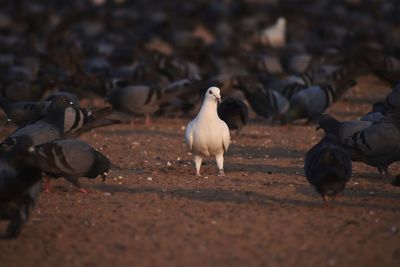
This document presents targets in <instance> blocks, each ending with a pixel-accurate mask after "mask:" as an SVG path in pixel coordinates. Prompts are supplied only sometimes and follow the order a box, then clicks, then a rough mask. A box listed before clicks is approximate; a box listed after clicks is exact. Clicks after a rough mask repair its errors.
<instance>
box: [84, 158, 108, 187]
mask: <svg viewBox="0 0 400 267" xmlns="http://www.w3.org/2000/svg"><path fill="white" fill-rule="evenodd" d="M95 157H96V158H95V161H94V164H93V165H92V168H91V169H90V171H89V172H88V173H87V174H86V177H88V178H96V177H97V176H99V175H100V176H101V177H102V178H103V181H105V180H106V177H107V174H108V172H109V170H110V168H111V162H110V160H109V159H108V158H107V157H106V156H104V155H103V154H102V153H100V152H98V151H95Z"/></svg>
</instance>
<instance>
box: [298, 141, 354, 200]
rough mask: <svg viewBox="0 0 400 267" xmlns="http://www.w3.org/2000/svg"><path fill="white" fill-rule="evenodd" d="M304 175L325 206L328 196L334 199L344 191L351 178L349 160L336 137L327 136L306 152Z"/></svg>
mask: <svg viewBox="0 0 400 267" xmlns="http://www.w3.org/2000/svg"><path fill="white" fill-rule="evenodd" d="M304 173H305V176H306V178H307V180H308V182H309V183H310V184H311V185H312V186H314V187H315V189H316V191H317V192H318V193H319V194H321V196H322V199H323V200H324V203H325V205H327V201H328V198H329V197H330V196H332V197H333V198H334V197H335V196H336V195H337V194H338V193H340V192H342V191H343V190H344V189H345V187H346V183H347V182H348V181H349V179H350V177H351V160H350V157H349V155H348V154H347V152H346V151H345V150H344V149H343V148H342V147H341V146H340V144H339V143H338V140H337V139H336V137H335V136H334V135H331V134H327V135H325V137H324V138H323V139H322V140H321V141H320V142H319V143H318V144H316V145H315V146H313V147H312V148H311V149H310V150H309V151H308V152H307V154H306V156H305V161H304Z"/></svg>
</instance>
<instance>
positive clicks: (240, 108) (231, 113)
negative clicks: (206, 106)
mask: <svg viewBox="0 0 400 267" xmlns="http://www.w3.org/2000/svg"><path fill="white" fill-rule="evenodd" d="M217 111H218V116H219V117H220V118H221V120H223V121H225V122H226V124H227V125H228V128H229V129H230V130H237V132H238V133H239V132H240V130H241V129H242V127H243V126H244V125H246V124H247V121H248V119H249V109H248V107H247V105H246V104H245V103H244V102H243V101H242V100H240V99H238V98H234V97H227V98H225V99H224V100H223V101H222V103H221V104H219V105H218V110H217Z"/></svg>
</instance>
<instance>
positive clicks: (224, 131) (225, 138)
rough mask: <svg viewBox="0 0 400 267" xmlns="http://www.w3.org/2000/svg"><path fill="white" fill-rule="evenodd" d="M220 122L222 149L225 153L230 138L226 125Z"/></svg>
mask: <svg viewBox="0 0 400 267" xmlns="http://www.w3.org/2000/svg"><path fill="white" fill-rule="evenodd" d="M221 122H222V146H223V148H224V152H226V151H227V150H228V147H229V144H230V142H231V136H230V134H229V128H228V125H226V123H225V122H224V121H221Z"/></svg>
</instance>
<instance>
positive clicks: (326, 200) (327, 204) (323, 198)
mask: <svg viewBox="0 0 400 267" xmlns="http://www.w3.org/2000/svg"><path fill="white" fill-rule="evenodd" d="M322 200H323V201H324V207H325V208H329V202H328V197H327V196H325V195H323V196H322Z"/></svg>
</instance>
